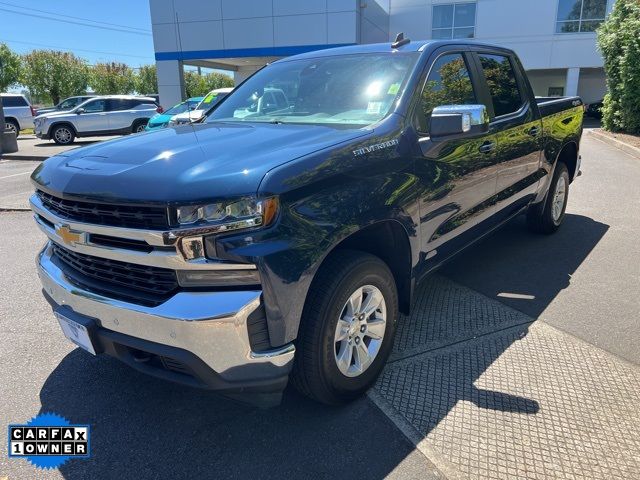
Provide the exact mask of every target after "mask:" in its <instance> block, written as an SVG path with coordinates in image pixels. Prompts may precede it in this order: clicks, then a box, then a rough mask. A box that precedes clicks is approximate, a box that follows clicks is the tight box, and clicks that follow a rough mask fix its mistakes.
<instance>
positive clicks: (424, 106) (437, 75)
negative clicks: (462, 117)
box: [418, 53, 478, 133]
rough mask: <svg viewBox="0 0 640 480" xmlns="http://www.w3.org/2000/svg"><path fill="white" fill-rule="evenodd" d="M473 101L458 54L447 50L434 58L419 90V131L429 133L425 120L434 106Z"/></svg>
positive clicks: (466, 70) (471, 90)
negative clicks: (447, 52)
mask: <svg viewBox="0 0 640 480" xmlns="http://www.w3.org/2000/svg"><path fill="white" fill-rule="evenodd" d="M476 103H478V102H477V101H476V95H475V93H474V91H473V84H472V83H471V78H470V76H469V69H468V68H467V64H466V62H465V60H464V57H463V56H462V54H460V53H449V54H446V55H443V56H441V57H438V59H437V60H436V61H435V62H434V64H433V66H432V67H431V71H430V72H429V76H428V77H427V81H426V83H425V85H424V89H423V90H422V98H421V109H420V111H419V113H418V129H419V131H420V132H422V133H429V131H428V127H429V120H430V119H431V113H432V112H433V109H434V108H436V107H439V106H441V105H474V104H476Z"/></svg>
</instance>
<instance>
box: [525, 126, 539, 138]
mask: <svg viewBox="0 0 640 480" xmlns="http://www.w3.org/2000/svg"><path fill="white" fill-rule="evenodd" d="M527 133H528V134H529V135H531V136H532V137H537V136H538V134H539V133H540V129H539V128H538V127H531V129H530V130H529V131H528V132H527Z"/></svg>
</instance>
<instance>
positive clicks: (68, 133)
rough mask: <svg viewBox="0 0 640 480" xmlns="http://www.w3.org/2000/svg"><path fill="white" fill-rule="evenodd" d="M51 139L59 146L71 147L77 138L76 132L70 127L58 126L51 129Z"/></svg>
mask: <svg viewBox="0 0 640 480" xmlns="http://www.w3.org/2000/svg"><path fill="white" fill-rule="evenodd" d="M51 138H52V139H53V141H54V142H56V143H57V144H58V145H71V144H72V143H73V141H74V140H75V138H76V132H75V131H74V130H73V128H72V127H70V126H69V125H66V124H63V125H56V126H54V127H53V128H52V129H51Z"/></svg>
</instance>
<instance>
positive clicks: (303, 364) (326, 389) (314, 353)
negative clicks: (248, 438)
mask: <svg viewBox="0 0 640 480" xmlns="http://www.w3.org/2000/svg"><path fill="white" fill-rule="evenodd" d="M397 321H398V294H397V290H396V285H395V281H394V278H393V275H392V274H391V271H390V270H389V268H388V267H387V265H386V264H385V263H384V262H383V261H382V260H380V259H379V258H378V257H375V256H373V255H370V254H366V253H362V252H356V251H349V250H344V251H338V252H336V253H334V254H332V256H331V257H330V258H329V259H327V261H326V262H325V264H324V265H323V266H322V268H321V270H320V271H319V272H318V276H317V277H316V279H315V280H314V281H313V284H312V286H311V289H310V292H309V296H308V298H307V302H306V303H305V307H304V312H303V315H302V322H301V324H300V330H299V333H298V341H297V344H296V348H297V353H296V361H295V364H294V367H293V373H292V383H293V384H294V385H295V387H296V388H297V389H298V390H299V391H301V392H302V393H303V394H305V395H307V396H308V397H311V398H313V399H314V400H317V401H320V402H322V403H327V404H340V403H344V402H347V401H350V400H353V399H354V398H356V397H358V396H360V395H361V394H363V393H364V392H365V391H366V390H367V389H368V388H369V387H370V386H371V385H372V384H373V383H374V382H375V380H376V378H377V377H378V375H379V374H380V371H381V370H382V368H383V367H384V364H385V362H386V360H387V358H388V357H389V354H390V352H391V347H392V345H393V337H394V334H395V329H396V324H397Z"/></svg>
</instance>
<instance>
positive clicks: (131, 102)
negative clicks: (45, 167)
mask: <svg viewBox="0 0 640 480" xmlns="http://www.w3.org/2000/svg"><path fill="white" fill-rule="evenodd" d="M159 111H160V107H159V106H158V104H157V103H156V102H155V100H153V99H152V98H146V97H136V96H130V95H109V96H101V97H95V98H91V99H89V100H87V101H85V102H83V103H81V104H80V105H78V106H77V107H75V108H73V109H72V110H69V111H66V112H53V113H47V114H44V115H41V116H39V117H36V119H35V132H36V136H37V137H38V138H42V139H43V140H53V141H54V142H56V143H57V144H59V145H68V144H71V143H73V141H74V140H75V138H76V137H94V136H102V135H128V134H130V133H138V132H142V131H144V129H145V127H146V126H147V122H148V121H149V118H151V117H152V116H153V115H155V114H156V113H158V112H159Z"/></svg>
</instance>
